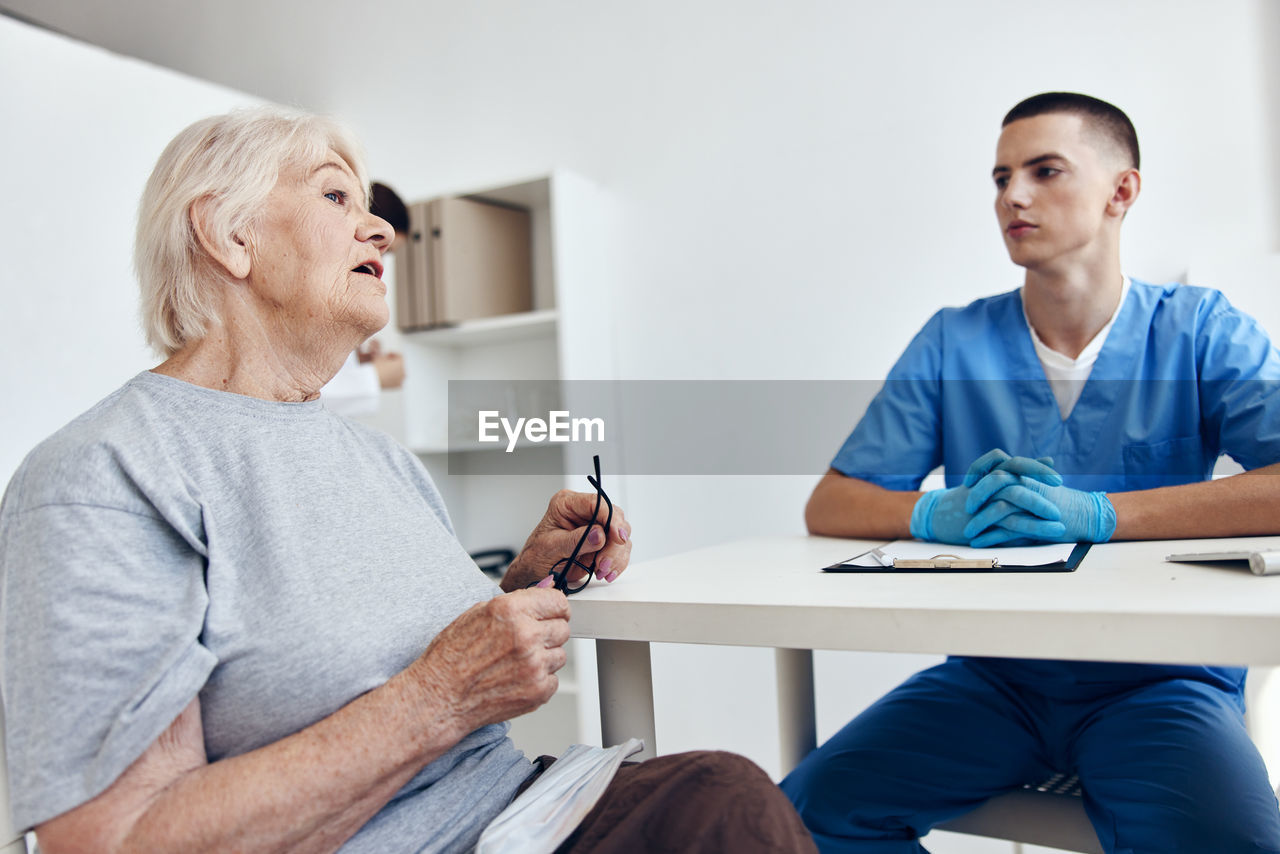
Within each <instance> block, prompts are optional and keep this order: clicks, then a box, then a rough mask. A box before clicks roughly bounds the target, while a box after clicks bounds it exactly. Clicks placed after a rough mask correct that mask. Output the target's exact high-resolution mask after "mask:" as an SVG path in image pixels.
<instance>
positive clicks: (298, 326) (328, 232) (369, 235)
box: [249, 151, 393, 346]
mask: <svg viewBox="0 0 1280 854" xmlns="http://www.w3.org/2000/svg"><path fill="white" fill-rule="evenodd" d="M392 236H393V235H392V229H391V226H390V225H389V224H388V223H387V222H386V221H385V220H383V219H380V218H379V217H376V216H374V215H373V214H371V213H369V211H368V210H367V209H366V207H365V191H364V187H362V186H360V184H359V182H358V181H357V180H356V176H355V173H354V172H352V171H351V168H350V167H349V166H348V165H347V164H346V162H345V161H344V160H343V159H342V158H341V157H339V156H338V155H337V154H336V153H334V152H332V151H330V152H329V155H328V156H327V157H325V158H324V159H323V160H322V161H321V162H320V163H319V164H315V165H312V166H309V167H302V166H291V167H289V168H288V169H286V170H284V171H282V172H281V173H280V178H279V180H278V181H277V182H276V186H275V188H274V189H272V191H271V194H270V195H269V196H268V197H267V202H266V205H265V206H264V209H263V213H262V216H261V217H260V219H259V220H258V222H257V224H256V226H255V227H254V229H253V234H252V238H251V240H250V247H249V249H250V255H251V262H250V274H249V283H250V287H251V289H252V291H253V294H254V296H255V298H256V301H257V303H258V305H259V309H260V312H261V313H263V314H265V316H264V318H263V319H264V322H265V323H266V324H267V325H269V326H270V327H271V328H272V330H273V331H278V330H288V331H289V332H290V333H292V334H294V335H301V336H304V337H305V336H325V337H332V338H333V339H334V340H335V341H339V342H342V343H345V342H347V341H348V340H351V341H352V344H351V346H354V344H355V343H358V342H359V341H362V340H364V339H365V338H367V337H368V336H370V335H372V334H373V333H374V332H377V331H378V330H379V329H381V328H382V327H383V326H385V325H386V324H387V320H388V318H389V314H388V309H387V300H386V295H387V286H386V285H385V284H383V282H382V260H381V259H382V253H383V252H385V251H386V250H387V248H388V247H389V246H390V245H391V239H392Z"/></svg>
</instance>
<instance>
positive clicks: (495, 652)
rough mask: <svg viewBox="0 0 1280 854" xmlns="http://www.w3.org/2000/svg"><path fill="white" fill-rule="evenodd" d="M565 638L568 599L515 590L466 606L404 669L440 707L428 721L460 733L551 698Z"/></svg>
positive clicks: (546, 592)
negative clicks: (467, 607) (408, 668)
mask: <svg viewBox="0 0 1280 854" xmlns="http://www.w3.org/2000/svg"><path fill="white" fill-rule="evenodd" d="M567 640H569V600H568V598H566V597H565V595H564V594H563V593H560V592H559V591H556V590H536V589H535V590H517V591H515V592H514V593H510V594H507V595H506V596H498V597H496V598H494V599H490V600H489V601H488V602H480V603H479V604H476V605H473V606H471V607H470V608H469V609H467V610H466V611H464V612H463V613H462V615H461V616H459V617H458V618H457V619H456V620H454V621H453V622H452V623H450V624H449V625H448V626H446V627H445V629H444V631H442V632H441V633H440V634H438V635H436V637H435V639H434V640H432V641H431V645H430V646H428V647H427V649H426V651H425V652H423V653H422V655H421V656H419V658H418V660H417V661H416V662H415V663H414V664H413V666H412V667H411V668H410V670H411V671H413V673H414V676H415V677H416V679H417V681H418V683H419V684H420V685H421V686H422V689H423V691H424V692H425V693H426V694H427V695H428V696H429V697H430V698H431V700H432V702H431V703H430V704H429V705H431V706H432V707H433V708H435V709H437V710H438V711H437V712H436V713H434V715H433V718H434V719H433V724H434V723H440V724H445V725H447V726H449V727H451V728H452V729H453V731H454V735H456V737H457V739H458V740H460V739H462V738H463V737H464V736H465V735H466V734H467V733H469V732H471V731H472V730H475V729H477V728H479V727H481V726H484V725H485V724H491V723H497V722H498V721H505V720H510V719H511V718H514V717H516V716H518V715H523V714H527V713H528V712H531V711H533V710H534V709H536V708H538V707H539V706H541V705H542V704H543V703H545V702H547V700H550V699H551V695H553V694H555V692H556V688H558V687H559V684H560V682H559V679H558V678H557V677H556V671H557V670H559V669H560V668H561V667H564V664H565V651H564V644H565V642H566V641H567Z"/></svg>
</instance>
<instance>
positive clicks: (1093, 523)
mask: <svg viewBox="0 0 1280 854" xmlns="http://www.w3.org/2000/svg"><path fill="white" fill-rule="evenodd" d="M998 504H1008V505H1012V506H1014V507H1017V508H1021V509H1020V510H1019V511H1018V512H1013V513H1007V512H1003V511H1004V509H1005V508H1000V509H999V510H997V511H995V512H994V513H993V515H999V516H1000V518H999V520H998V521H996V522H993V523H991V524H989V525H988V526H987V528H988V530H985V531H984V532H983V533H982V534H980V535H978V536H976V537H975V538H974V539H973V540H972V542H970V543H969V545H971V546H973V547H975V548H985V547H987V546H995V545H1000V544H1002V543H1007V542H1009V541H1010V540H1018V539H1031V540H1037V541H1040V542H1049V543H1081V542H1084V543H1105V542H1106V541H1107V540H1110V539H1111V536H1112V535H1113V534H1114V533H1115V532H1116V508H1115V507H1114V506H1112V504H1111V499H1109V498H1107V495H1106V493H1104V492H1084V491H1083V490H1079V489H1071V488H1069V487H1066V486H1050V485H1049V484H1046V483H1042V482H1041V481H1038V480H1034V479H1032V478H1025V477H1024V478H1021V479H1020V481H1019V482H1018V483H1015V484H1012V485H1010V486H1006V487H1004V488H1003V489H1001V490H1000V491H999V492H997V493H996V494H995V496H994V498H993V499H992V500H991V501H990V502H989V503H988V504H987V505H986V507H984V508H983V509H982V510H981V511H979V513H978V515H977V516H975V517H974V521H975V524H976V523H977V521H979V520H980V517H981V516H982V514H983V513H985V512H987V510H988V509H991V508H995V507H996V505H998ZM1048 505H1052V507H1053V510H1052V511H1047V510H1045V508H1047V506H1048ZM1035 508H1041V509H1040V510H1037V509H1035ZM1042 511H1044V512H1042ZM1001 514H1002V515H1001ZM1051 517H1052V518H1051Z"/></svg>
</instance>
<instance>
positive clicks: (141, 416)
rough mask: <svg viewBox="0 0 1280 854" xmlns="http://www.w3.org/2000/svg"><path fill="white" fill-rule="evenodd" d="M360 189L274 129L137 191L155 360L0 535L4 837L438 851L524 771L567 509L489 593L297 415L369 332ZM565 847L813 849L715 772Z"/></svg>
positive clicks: (208, 136)
mask: <svg viewBox="0 0 1280 854" xmlns="http://www.w3.org/2000/svg"><path fill="white" fill-rule="evenodd" d="M367 186H368V184H367V181H366V177H365V170H364V166H363V163H362V159H361V156H360V154H359V151H358V148H357V146H356V144H355V142H354V141H353V140H352V139H351V138H350V137H349V135H348V134H347V133H346V132H345V131H343V130H342V129H341V128H339V127H338V126H335V125H334V124H332V123H331V122H329V121H327V120H323V119H320V118H318V117H314V116H308V115H304V114H296V113H292V112H287V111H282V110H263V111H252V112H246V113H233V114H231V115H228V116H221V117H216V118H212V119H208V120H205V121H201V122H198V123H196V124H195V125H192V126H191V127H190V128H188V129H186V130H185V131H183V132H182V133H181V134H179V135H178V137H177V138H176V139H174V141H173V142H172V143H171V144H170V145H169V147H168V148H167V149H166V150H165V152H164V154H163V155H162V156H161V158H160V162H159V163H158V165H157V166H156V169H155V172H154V174H153V175H152V177H151V180H150V181H149V182H148V184H147V188H146V191H145V193H144V194H143V198H142V202H141V215H140V220H139V227H138V240H137V250H136V251H137V257H136V261H137V267H138V271H139V277H140V280H141V284H142V294H143V297H142V302H143V316H144V323H145V327H146V332H147V337H148V339H149V341H150V343H151V344H152V345H154V346H155V347H156V348H157V349H158V350H160V351H162V352H163V353H164V354H165V355H166V357H167V358H165V360H164V361H163V362H162V363H161V364H160V365H159V366H157V367H156V368H155V369H153V370H151V371H146V372H144V373H142V374H140V375H138V376H136V377H134V378H133V379H131V380H130V381H129V382H127V383H126V384H125V385H124V386H123V387H122V388H121V389H119V390H118V391H116V392H115V393H114V394H112V395H110V396H109V397H107V398H106V399H105V400H103V401H102V402H101V403H99V404H98V405H96V406H95V407H93V408H92V409H91V410H89V411H88V412H87V413H85V414H84V415H82V416H81V417H80V418H78V419H76V420H75V421H73V422H72V423H71V424H69V425H68V426H67V427H65V428H64V429H62V430H61V431H59V432H58V433H57V434H55V435H54V436H53V437H51V438H50V439H48V440H47V441H45V442H44V443H42V444H41V445H40V446H39V447H38V448H36V450H35V451H33V452H32V453H31V455H30V456H29V457H28V458H27V460H26V461H25V462H24V463H23V465H22V466H21V468H20V469H19V471H18V473H17V474H16V475H15V476H14V479H13V481H12V483H11V485H10V487H9V489H8V491H7V493H6V495H5V499H4V503H3V507H2V508H0V584H2V586H0V609H2V613H0V620H3V628H4V633H3V646H2V647H0V674H2V679H3V700H4V715H5V719H6V722H7V729H8V733H7V735H8V742H7V744H8V748H9V762H10V772H11V778H12V789H13V791H12V808H13V813H14V819H15V821H16V823H17V825H18V826H19V827H35V828H36V830H37V835H38V838H39V840H40V843H41V847H42V848H43V850H44V852H45V854H59V852H64V851H85V850H94V851H123V850H129V851H182V852H193V851H230V850H236V851H277V850H290V851H294V850H298V851H332V850H336V849H338V848H342V849H343V850H345V851H370V852H374V851H376V852H399V851H465V850H468V849H470V848H471V847H472V846H474V844H475V842H476V840H477V838H478V836H479V834H480V832H481V831H482V829H483V828H484V827H485V825H486V824H487V823H488V822H489V821H490V820H491V819H492V818H493V817H494V816H495V815H496V814H497V813H498V812H500V811H501V810H502V809H503V808H504V807H505V806H506V805H507V804H508V803H509V802H510V801H511V800H512V799H513V797H515V796H516V794H517V792H518V790H520V788H521V787H522V785H523V784H525V783H526V782H527V781H528V780H529V779H530V777H531V776H532V775H533V774H534V773H536V772H535V766H534V765H532V764H531V763H530V762H529V760H528V759H526V758H525V757H524V756H523V755H522V754H521V753H520V751H519V750H517V749H516V748H515V746H514V745H512V743H511V741H510V740H509V739H508V738H507V728H508V726H507V724H506V723H504V721H506V720H508V719H509V718H511V717H513V716H516V715H521V714H524V713H526V712H529V711H531V710H533V709H535V708H537V707H538V706H539V705H541V704H542V703H544V702H545V701H546V700H547V699H548V698H549V697H550V696H551V695H552V694H553V693H554V692H555V690H556V685H557V682H556V676H555V673H556V671H557V670H558V669H559V668H560V667H561V666H562V665H563V664H564V661H565V653H564V650H563V645H564V643H565V641H566V639H567V638H568V636H569V622H568V620H569V606H568V600H567V599H566V598H565V596H564V595H563V594H562V593H561V592H559V591H557V590H554V589H538V588H537V587H535V588H534V589H525V588H526V587H528V586H529V585H530V584H537V583H541V584H544V585H545V584H546V583H547V581H549V578H547V572H548V570H549V569H550V568H551V567H552V566H553V564H555V563H556V561H557V560H559V559H560V558H562V557H563V556H564V555H565V554H566V553H568V552H569V550H570V548H571V546H572V545H573V543H574V542H576V540H577V539H578V536H579V535H580V534H582V533H584V532H585V530H584V529H585V526H588V525H590V524H591V522H592V521H593V519H594V514H595V496H594V495H584V494H579V493H572V492H561V493H558V494H557V495H556V496H555V497H553V498H552V499H551V503H550V506H549V507H548V509H547V512H546V515H545V516H544V517H543V519H542V521H541V522H540V523H539V524H538V525H537V527H536V528H535V530H534V532H533V534H532V535H531V536H530V538H529V540H528V542H527V543H526V545H525V549H524V551H523V552H522V553H521V554H520V556H519V557H518V558H517V559H516V560H515V562H514V563H513V564H512V565H511V567H510V569H509V571H508V573H507V575H506V577H505V578H504V580H503V582H502V590H503V591H508V592H506V593H505V594H504V593H502V592H500V591H499V590H498V589H496V588H495V587H494V585H493V584H492V583H491V582H490V581H488V580H487V579H486V577H485V576H484V575H483V573H481V572H480V571H479V569H477V567H476V566H475V564H474V563H472V562H471V561H470V560H469V558H468V557H467V554H466V552H465V551H464V550H463V548H462V546H461V545H459V543H458V541H457V539H456V538H455V536H454V534H453V530H452V528H451V526H450V522H449V518H448V515H447V514H446V512H445V508H444V506H443V504H442V503H441V500H440V496H439V494H438V493H437V491H436V489H435V487H434V485H433V484H432V482H431V478H430V477H429V476H428V474H427V472H426V471H425V470H424V469H423V467H422V466H421V464H420V463H419V462H418V460H417V459H416V458H415V457H414V456H413V455H411V454H410V453H408V452H407V451H405V450H404V449H402V448H400V447H399V446H397V445H396V444H395V443H394V442H392V441H391V440H389V439H388V438H387V437H385V436H383V435H381V434H378V433H376V432H374V431H371V430H368V429H365V428H362V427H360V426H359V425H356V424H353V423H351V422H349V421H346V420H344V419H342V418H340V417H338V416H335V415H333V414H331V413H329V412H327V411H326V410H325V409H324V407H323V406H322V405H321V402H320V400H319V389H320V388H321V386H323V385H324V383H325V382H326V381H327V380H329V378H330V377H331V376H333V374H334V372H335V371H337V370H338V367H339V365H341V364H342V362H343V360H344V359H345V358H346V356H347V354H348V353H350V352H351V351H352V350H353V349H355V347H356V346H357V345H358V344H359V343H360V342H361V341H363V340H365V339H366V338H367V337H369V336H370V335H371V334H373V333H374V332H375V331H377V330H378V329H379V328H381V327H382V326H383V325H384V324H385V323H386V322H387V305H386V301H385V299H384V297H385V293H386V288H385V286H384V285H383V283H382V281H381V278H380V277H381V275H382V263H381V261H380V260H379V259H380V256H381V255H382V253H383V251H385V250H386V248H387V246H388V244H389V243H390V241H391V239H392V232H391V229H390V227H389V226H388V225H387V223H386V222H384V221H382V220H381V219H378V218H377V217H375V216H372V215H371V214H370V213H369V211H368V208H367V205H366V192H367V190H366V188H367ZM602 515H603V514H602ZM629 534H630V526H629V524H628V523H627V520H626V518H625V516H624V515H623V514H622V512H621V511H616V512H615V513H614V515H613V524H612V525H611V526H610V527H609V529H608V533H607V535H606V534H604V533H603V526H597V527H595V528H594V531H593V532H592V533H591V535H590V537H589V538H588V545H587V551H588V552H592V553H594V557H595V559H596V561H597V567H598V569H599V570H600V574H602V575H604V576H605V577H606V579H608V580H613V579H614V578H616V577H617V574H618V573H621V572H622V571H623V570H624V569H625V568H626V565H627V560H628V557H629V554H630V550H631V546H630V542H629ZM510 591H514V592H510ZM735 833H736V834H737V835H736V836H735V835H734V834H735ZM565 845H566V848H565V850H573V851H643V850H646V849H654V850H656V849H662V850H667V849H668V848H669V849H671V850H676V849H680V850H696V849H698V848H699V847H700V846H701V847H702V848H703V849H704V850H734V851H742V850H760V851H766V850H767V851H781V850H813V849H812V843H811V841H809V840H808V838H807V835H805V833H804V831H803V828H802V827H801V825H800V822H799V820H798V818H797V817H796V816H795V813H794V812H792V811H791V808H790V805H789V804H788V803H787V802H786V799H785V798H784V797H783V796H782V795H781V793H780V792H779V791H778V790H777V789H776V787H774V786H773V784H772V783H771V782H770V781H769V780H768V778H767V777H765V776H764V775H763V773H762V772H760V771H759V769H757V768H755V767H754V766H753V765H751V764H750V763H749V762H746V761H745V760H742V759H740V758H738V757H732V756H729V755H727V754H686V755H684V756H675V757H662V758H660V759H655V760H651V761H650V762H647V763H642V764H639V765H635V766H630V767H627V768H624V769H623V770H622V771H621V772H620V773H619V775H618V777H616V778H615V780H614V782H613V784H612V785H611V786H610V789H609V791H608V792H607V793H606V795H605V796H604V798H603V799H602V800H601V801H600V802H599V803H598V804H597V805H596V806H595V808H594V809H593V811H592V812H591V813H590V814H589V815H588V816H587V818H586V819H585V820H584V822H583V824H582V825H580V826H579V828H578V830H577V831H576V832H575V834H574V836H573V837H571V838H570V839H569V840H568V842H566V843H565Z"/></svg>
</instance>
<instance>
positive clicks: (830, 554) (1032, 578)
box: [571, 536, 1280, 772]
mask: <svg viewBox="0 0 1280 854" xmlns="http://www.w3.org/2000/svg"><path fill="white" fill-rule="evenodd" d="M1272 540H1273V541H1274V538H1272ZM1245 542H1250V540H1177V541H1163V542H1146V543H1143V542H1135V543H1109V544H1106V545H1098V546H1094V547H1093V549H1092V550H1091V551H1090V553H1089V554H1088V556H1087V557H1086V558H1085V559H1084V561H1083V562H1082V563H1081V564H1080V567H1079V568H1078V569H1077V570H1076V571H1075V572H1069V573H1016V574H1015V573H992V574H981V573H956V574H943V573H920V574H850V573H825V572H821V571H820V569H821V567H823V566H826V565H828V564H832V563H836V562H838V561H840V560H844V559H845V558H849V557H852V556H853V555H855V554H857V553H859V552H861V551H863V550H865V549H866V548H869V547H870V546H872V545H879V544H880V543H879V542H878V541H877V542H863V541H858V540H844V539H828V538H823V537H801V536H797V537H763V538H758V539H750V540H742V541H738V542H732V543H726V544H724V545H720V546H714V547H711V548H706V549H701V550H698V551H692V552H686V553H684V554H679V555H674V556H671V557H667V558H662V559H658V560H652V561H645V562H643V563H638V564H636V565H634V566H632V567H631V568H629V569H628V570H627V572H626V574H625V575H623V576H622V578H621V579H620V580H619V581H618V582H617V583H615V584H612V585H604V584H592V585H591V586H590V587H589V588H588V589H586V590H584V591H583V592H582V593H580V594H578V595H575V596H574V597H573V598H572V600H571V604H572V608H573V618H572V621H571V626H572V632H573V635H574V636H575V637H581V638H594V639H595V640H596V641H597V643H596V650H597V662H598V665H597V666H598V668H599V674H600V714H601V726H602V735H603V739H604V743H605V744H616V743H618V742H620V741H623V740H625V739H626V738H629V737H631V736H635V735H639V736H641V737H643V738H644V739H645V743H646V745H647V748H646V751H645V754H644V755H645V756H652V755H655V745H656V739H655V737H654V722H653V684H652V675H651V669H650V664H649V643H650V642H668V643H707V644H728V645H744V646H764V647H775V648H776V649H777V666H778V704H779V722H780V728H781V734H782V745H783V747H782V752H783V756H782V764H783V770H784V772H785V771H788V770H790V769H791V768H792V767H794V765H795V764H796V763H797V762H798V761H799V759H800V758H801V757H803V756H804V755H805V753H807V752H808V751H809V750H811V749H812V748H813V747H814V742H815V730H814V700H813V654H812V650H815V649H844V650H862V651H877V652H916V653H944V654H959V655H994V656H1005V657H1024V658H1059V659H1075V660H1095V661H1144V662H1159V663H1170V664H1173V663H1195V664H1217V665H1246V664H1256V665H1262V664H1267V665H1274V664H1280V576H1266V577H1258V576H1254V575H1251V574H1250V573H1249V571H1248V569H1247V568H1246V567H1245V566H1244V565H1243V564H1240V565H1239V566H1238V567H1237V568H1234V569H1233V568H1226V567H1223V566H1197V565H1190V564H1174V563H1166V562H1165V561H1164V559H1163V558H1164V555H1166V554H1168V553H1170V552H1183V551H1207V550H1209V549H1211V548H1214V547H1227V546H1231V547H1239V546H1240V545H1241V544H1242V543H1245Z"/></svg>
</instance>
